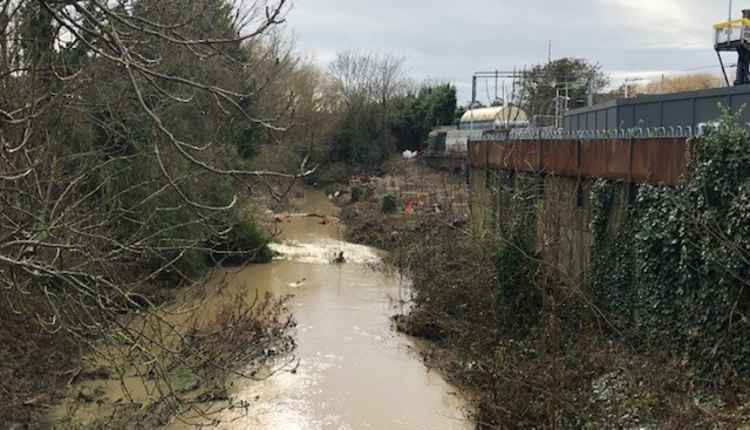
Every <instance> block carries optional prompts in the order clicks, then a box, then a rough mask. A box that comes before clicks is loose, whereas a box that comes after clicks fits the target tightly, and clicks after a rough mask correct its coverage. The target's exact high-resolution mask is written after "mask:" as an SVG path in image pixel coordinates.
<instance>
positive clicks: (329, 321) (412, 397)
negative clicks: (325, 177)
mask: <svg viewBox="0 0 750 430" xmlns="http://www.w3.org/2000/svg"><path fill="white" fill-rule="evenodd" d="M296 207H297V209H298V210H299V211H300V213H299V214H296V215H292V216H290V217H289V218H288V219H287V220H285V221H284V222H283V223H282V224H281V227H282V229H283V233H282V235H281V238H280V243H279V244H277V245H274V249H275V250H276V251H277V252H279V253H280V254H281V255H280V257H278V258H277V259H276V260H275V261H274V262H273V263H272V264H268V265H258V266H251V267H248V268H247V269H245V270H242V271H241V272H238V273H233V274H230V275H229V279H228V280H229V281H230V282H231V283H234V284H235V285H236V284H240V285H244V286H245V287H246V288H247V291H248V294H251V293H252V294H254V293H255V290H256V289H260V290H262V291H263V292H265V291H268V292H271V293H273V294H274V295H277V296H283V295H287V294H291V295H293V296H294V297H293V299H292V301H291V305H290V309H291V310H292V312H293V313H294V316H295V318H296V320H297V322H298V329H297V336H296V337H297V341H298V342H297V343H298V349H297V350H296V352H295V355H296V356H297V357H298V358H299V360H300V364H299V367H298V368H297V369H296V373H294V374H292V373H291V372H281V373H278V374H276V375H274V376H272V377H271V378H269V379H267V380H265V381H262V382H254V381H246V382H245V381H237V382H236V383H235V386H237V384H239V387H238V388H237V390H236V392H235V395H236V396H237V397H238V399H239V400H246V401H248V402H250V404H251V405H252V406H251V409H250V411H249V413H248V414H247V415H245V416H234V417H233V416H227V417H224V418H225V420H224V422H225V424H223V425H222V426H221V428H225V429H274V430H275V429H283V430H302V429H305V430H317V429H352V430H358V429H394V430H395V429H404V430H406V429H409V430H412V429H430V430H441V429H467V428H469V425H468V424H467V423H466V421H465V420H464V418H463V410H464V406H465V404H464V402H463V401H462V400H461V398H460V396H459V395H457V394H456V392H455V391H456V390H455V389H454V388H453V387H451V386H450V385H449V384H447V383H446V382H445V380H444V379H443V378H442V377H441V375H440V374H438V373H437V372H434V371H429V370H428V369H427V368H426V367H425V366H424V365H423V364H422V362H421V361H420V359H419V355H418V351H419V346H418V343H417V342H415V341H414V340H413V339H410V338H408V337H406V336H403V335H401V334H398V333H396V332H395V331H394V330H393V329H392V328H391V326H390V320H389V317H390V316H391V315H393V313H394V311H395V309H394V305H395V304H396V303H398V300H399V296H400V294H403V293H404V289H405V286H404V284H403V283H402V280H401V279H400V278H399V277H398V276H397V275H389V274H386V273H384V272H383V271H380V270H375V269H374V268H373V265H375V264H377V263H378V262H379V261H380V257H381V255H380V254H379V252H378V251H376V250H374V249H372V248H368V247H364V246H359V245H353V244H349V243H345V242H343V241H342V240H341V237H342V228H343V227H342V226H340V225H339V224H337V223H330V224H326V225H323V224H321V219H320V218H317V217H307V216H304V214H305V213H314V214H318V215H330V216H336V215H337V214H338V209H337V208H336V207H335V206H334V205H333V204H331V203H330V202H329V201H328V199H327V198H326V197H325V196H324V195H323V194H322V193H319V192H317V191H307V192H306V196H305V198H304V199H300V200H299V201H297V202H296ZM340 252H343V255H344V258H345V259H346V263H344V264H332V263H331V260H332V259H333V258H334V257H335V256H336V255H338V254H339V253H340Z"/></svg>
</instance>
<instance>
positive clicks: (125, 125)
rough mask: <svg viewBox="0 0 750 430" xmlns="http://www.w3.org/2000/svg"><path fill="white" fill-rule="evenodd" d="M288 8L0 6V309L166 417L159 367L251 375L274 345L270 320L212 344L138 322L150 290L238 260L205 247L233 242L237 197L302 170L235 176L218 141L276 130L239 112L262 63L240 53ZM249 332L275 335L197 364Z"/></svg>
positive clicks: (270, 310)
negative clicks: (159, 407) (150, 392)
mask: <svg viewBox="0 0 750 430" xmlns="http://www.w3.org/2000/svg"><path fill="white" fill-rule="evenodd" d="M288 8H289V5H288V2H287V0H275V1H267V2H256V3H253V4H252V5H251V6H250V7H240V5H239V4H234V3H231V2H228V1H224V0H200V1H194V2H183V1H177V0H158V1H156V0H138V1H129V0H122V1H117V2H109V1H103V0H86V1H83V0H82V1H75V0H69V1H64V2H61V1H52V0H0V88H2V91H0V208H1V210H0V292H1V293H2V295H3V302H4V304H3V306H4V308H3V309H4V310H6V309H7V310H8V312H9V314H8V315H15V316H17V317H18V318H22V319H25V320H27V321H28V322H29V324H30V325H31V324H33V320H36V323H38V324H39V325H41V326H42V327H44V328H45V329H46V330H47V331H48V332H49V333H57V334H59V335H60V336H68V337H71V338H74V339H76V340H77V342H79V344H80V345H85V346H86V348H87V349H89V350H92V351H95V352H96V353H97V354H98V355H100V356H101V358H102V359H103V360H109V361H111V362H112V363H113V366H114V365H115V364H114V363H115V362H122V354H121V352H122V351H128V354H127V360H126V361H128V362H130V363H131V364H130V365H131V366H133V367H134V368H135V369H136V370H137V372H138V374H142V375H144V378H145V377H148V378H150V379H152V380H155V382H154V383H153V384H154V386H155V387H156V388H155V390H157V391H158V393H159V398H161V399H167V400H168V401H169V402H172V404H173V406H174V408H175V409H179V408H180V407H181V406H182V404H181V403H180V401H179V400H180V398H181V397H180V395H178V394H177V393H176V392H175V391H174V390H173V387H172V386H171V385H170V383H169V374H170V372H171V371H173V370H174V369H175V367H177V366H186V367H188V368H190V369H192V371H193V372H194V373H196V374H198V375H202V376H203V377H206V378H208V374H209V373H210V372H224V373H226V372H232V371H235V370H236V367H232V366H233V363H234V364H237V363H236V362H240V361H244V360H245V359H248V357H253V356H254V357H255V361H256V362H258V363H260V362H262V361H263V359H262V358H261V355H258V354H259V351H263V350H264V349H265V348H266V347H267V346H268V345H271V344H276V343H279V342H281V343H282V344H285V345H287V346H288V345H289V343H285V342H287V341H288V339H287V338H285V335H284V333H285V332H286V330H288V329H289V328H290V327H291V325H292V322H291V320H289V319H288V318H284V317H283V305H282V304H278V303H276V304H274V303H272V302H270V301H265V302H264V301H263V300H259V301H258V302H257V303H255V304H253V303H248V304H247V306H245V307H239V308H234V309H230V311H228V312H227V313H226V315H225V316H226V319H225V322H227V325H226V327H225V328H226V330H227V331H225V332H223V333H214V332H212V331H211V330H212V329H211V328H210V327H207V326H196V325H187V326H182V325H179V324H175V323H174V322H172V321H171V320H170V319H169V318H164V317H163V313H162V312H159V311H156V310H155V308H154V306H156V305H158V301H157V299H155V297H156V296H157V295H156V294H154V292H155V290H157V289H158V286H159V285H160V284H161V283H164V282H169V283H174V282H179V281H180V280H182V281H192V280H195V276H196V275H200V274H201V273H202V272H201V271H200V270H197V269H196V267H197V266H199V265H200V264H201V263H200V261H203V260H204V259H205V257H206V256H209V255H210V256H213V257H214V258H219V259H221V258H222V256H223V255H227V254H229V253H234V252H238V251H239V252H242V253H245V254H247V255H248V256H252V254H253V252H255V251H256V250H255V249H241V250H226V249H225V248H224V247H222V244H223V243H226V242H227V241H228V240H229V238H231V237H232V236H233V235H236V234H237V232H236V231H235V228H236V227H237V225H238V223H239V222H240V221H241V220H240V218H241V217H242V216H243V215H242V211H241V207H240V206H241V200H242V198H243V195H244V194H243V191H242V190H249V191H251V192H252V191H253V190H254V189H256V188H257V187H258V186H264V184H265V182H266V180H267V179H268V178H275V179H283V180H285V181H294V180H296V179H298V178H300V177H304V176H305V175H307V174H310V173H311V172H312V170H313V169H309V168H308V167H307V159H306V158H305V159H303V160H302V161H301V163H300V166H299V168H298V169H297V171H295V172H291V173H286V172H278V171H272V170H264V169H249V168H247V165H246V163H243V162H242V161H241V159H239V157H237V148H236V146H235V145H232V144H229V143H227V136H230V135H232V133H233V130H234V128H236V127H238V125H239V124H242V125H243V126H245V125H248V124H249V125H252V126H253V127H257V128H260V129H262V130H267V131H269V133H282V132H284V131H285V130H286V129H287V128H288V126H289V124H288V122H286V123H283V121H280V118H279V114H278V110H277V111H274V112H262V111H260V110H254V111H253V110H251V109H249V106H250V105H251V103H250V101H252V100H255V99H259V98H261V97H263V94H264V91H265V90H266V88H267V87H268V85H270V82H271V81H272V80H273V76H272V75H273V74H272V73H260V72H259V71H258V70H259V68H262V67H265V65H267V64H269V61H268V58H267V57H265V56H266V55H274V52H273V51H271V50H264V51H262V53H261V54H257V53H256V52H255V51H253V46H255V44H257V43H259V42H258V41H259V40H261V38H263V37H265V35H267V34H269V32H270V31H271V30H272V29H273V28H274V27H275V26H277V25H279V24H281V23H283V22H284V19H285V15H286V13H287V11H288ZM277 62H278V61H277V58H273V59H272V60H271V61H270V63H272V64H275V63H277ZM243 303H244V302H243ZM134 310H135V311H137V312H136V313H139V315H136V314H134V313H133V312H132V311H134ZM144 313H145V314H146V316H144ZM123 315H130V316H128V317H123ZM259 319H265V320H266V321H267V322H268V324H269V327H271V328H273V330H274V333H277V334H278V336H259V337H258V338H256V339H248V342H242V343H240V344H237V345H236V346H235V347H233V349H231V350H225V351H224V352H225V353H226V354H225V355H224V357H233V358H234V359H235V360H220V359H218V358H216V357H215V356H212V355H208V353H209V352H211V351H210V350H209V349H207V348H208V346H207V345H211V342H212V341H211V340H210V339H216V336H215V335H219V334H220V335H222V336H229V337H231V336H232V333H239V332H241V331H242V330H246V331H247V333H245V336H251V337H252V336H253V335H252V333H261V332H265V330H266V329H265V328H263V327H262V324H260V325H259ZM139 321H140V322H141V323H142V324H141V325H140V326H138V325H137V324H136V323H137V322H139ZM229 322H233V323H232V324H229ZM277 349H278V350H282V349H283V348H277ZM214 352H215V350H214ZM206 357H214V358H215V359H211V360H206V359H205V358H206ZM263 357H266V358H269V357H268V356H267V355H264V356H263ZM15 400H17V399H15ZM9 404H10V405H13V403H12V402H10V403H9Z"/></svg>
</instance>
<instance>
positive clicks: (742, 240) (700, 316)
mask: <svg viewBox="0 0 750 430" xmlns="http://www.w3.org/2000/svg"><path fill="white" fill-rule="evenodd" d="M735 124H736V122H735V119H733V118H732V116H730V115H729V114H726V115H725V118H724V120H723V121H722V122H721V125H719V126H718V127H717V128H716V129H714V130H712V131H711V132H710V133H708V135H707V136H705V137H703V138H701V139H699V140H695V141H694V142H693V143H694V149H693V157H692V160H691V166H690V172H691V173H690V176H689V177H687V178H685V181H683V183H682V184H681V185H680V186H678V187H676V188H668V187H657V186H652V185H643V186H640V187H639V188H638V189H637V190H630V191H631V192H633V193H635V194H633V197H635V199H634V201H632V202H631V203H630V204H629V205H628V206H627V209H626V210H624V211H617V210H615V209H614V208H615V206H616V205H617V204H618V201H620V202H621V201H623V198H622V194H623V192H624V190H625V188H624V186H623V185H622V184H618V183H612V182H607V181H598V182H597V183H596V184H595V185H594V187H592V191H591V199H592V208H593V216H592V222H591V229H592V233H593V235H594V243H593V249H592V251H593V257H592V279H591V285H592V291H593V296H594V300H595V303H596V304H597V305H598V306H599V308H600V309H602V310H603V311H604V312H605V314H606V315H607V316H608V318H609V320H610V321H611V322H612V323H613V324H612V325H613V328H615V329H616V330H618V331H621V332H622V333H623V334H625V335H626V336H628V337H630V338H631V339H632V340H636V341H638V342H637V344H639V345H640V346H642V347H643V348H644V349H645V350H653V349H655V348H657V349H659V350H661V351H665V352H668V353H670V354H672V355H673V356H675V357H677V358H680V359H683V360H686V361H687V362H689V363H690V364H692V365H694V366H696V367H697V368H699V369H702V370H704V371H706V372H707V373H710V374H716V373H719V372H724V371H726V370H732V371H738V372H740V373H742V374H748V373H750V360H748V357H750V330H749V329H750V323H749V321H748V311H750V294H749V292H748V286H750V134H748V131H747V129H745V128H741V127H737V126H736V125H735ZM618 212H619V213H623V214H625V217H624V219H622V220H621V221H619V222H614V223H613V222H612V216H613V214H616V213H618Z"/></svg>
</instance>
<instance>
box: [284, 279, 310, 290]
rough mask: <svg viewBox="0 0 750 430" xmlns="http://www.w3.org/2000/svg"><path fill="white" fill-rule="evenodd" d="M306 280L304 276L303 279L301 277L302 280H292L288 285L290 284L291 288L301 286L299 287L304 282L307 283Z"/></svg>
mask: <svg viewBox="0 0 750 430" xmlns="http://www.w3.org/2000/svg"><path fill="white" fill-rule="evenodd" d="M306 280H307V279H306V278H302V279H300V280H299V281H297V282H290V283H288V284H287V285H288V286H289V287H290V288H299V287H301V286H302V284H304V283H305V281H306Z"/></svg>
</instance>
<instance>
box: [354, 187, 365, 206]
mask: <svg viewBox="0 0 750 430" xmlns="http://www.w3.org/2000/svg"><path fill="white" fill-rule="evenodd" d="M351 194H352V198H351V202H352V203H357V202H359V201H361V200H362V197H364V195H365V192H364V190H362V188H361V187H352V190H351Z"/></svg>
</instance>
